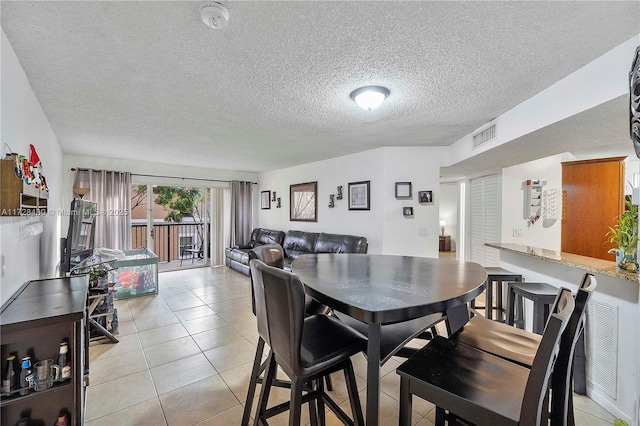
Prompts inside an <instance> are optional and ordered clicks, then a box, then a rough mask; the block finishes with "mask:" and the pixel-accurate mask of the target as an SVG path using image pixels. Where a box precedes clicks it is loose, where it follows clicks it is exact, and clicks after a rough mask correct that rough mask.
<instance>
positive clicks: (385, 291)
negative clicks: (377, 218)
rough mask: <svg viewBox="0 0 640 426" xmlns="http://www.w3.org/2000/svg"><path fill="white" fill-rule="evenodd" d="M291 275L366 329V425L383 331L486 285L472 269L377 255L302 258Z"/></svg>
mask: <svg viewBox="0 0 640 426" xmlns="http://www.w3.org/2000/svg"><path fill="white" fill-rule="evenodd" d="M291 270H292V271H293V272H294V273H295V274H297V275H298V276H299V277H300V279H301V280H302V282H303V283H304V285H305V292H306V293H307V294H309V295H310V296H311V297H313V298H314V299H316V300H318V301H319V302H321V303H324V304H325V305H327V306H329V307H331V308H332V309H334V310H336V311H338V312H341V313H343V314H346V315H348V316H350V317H352V318H355V319H357V320H359V321H361V322H363V323H366V324H367V337H368V343H367V399H366V401H367V406H366V423H367V425H377V424H378V422H379V407H380V395H379V390H380V360H381V357H380V351H381V332H382V328H383V326H384V325H385V324H394V323H400V322H403V321H411V320H414V319H416V318H420V317H425V316H427V315H431V314H434V313H440V312H446V311H447V310H450V309H452V308H455V307H458V306H460V305H462V304H466V303H468V302H470V301H471V300H473V299H475V298H476V297H477V296H478V295H479V294H480V293H482V291H483V290H484V286H485V281H486V279H487V273H486V271H485V269H484V268H483V267H482V266H480V265H479V264H477V263H472V262H462V261H456V260H450V259H432V258H424V257H412V256H393V255H379V254H348V253H340V254H308V255H301V256H299V257H298V258H296V259H295V260H294V261H293V263H292V264H291Z"/></svg>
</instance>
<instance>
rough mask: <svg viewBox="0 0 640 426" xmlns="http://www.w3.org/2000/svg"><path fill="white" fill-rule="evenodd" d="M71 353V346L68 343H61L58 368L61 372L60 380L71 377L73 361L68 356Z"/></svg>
mask: <svg viewBox="0 0 640 426" xmlns="http://www.w3.org/2000/svg"><path fill="white" fill-rule="evenodd" d="M68 352H69V344H68V343H67V342H66V341H64V340H63V341H62V342H60V355H58V366H59V367H60V368H59V371H60V380H66V379H68V378H70V377H71V361H70V360H69V356H68V355H67V354H68Z"/></svg>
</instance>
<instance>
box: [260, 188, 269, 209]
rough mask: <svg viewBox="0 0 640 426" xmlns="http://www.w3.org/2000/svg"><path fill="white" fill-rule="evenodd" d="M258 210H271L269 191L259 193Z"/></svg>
mask: <svg viewBox="0 0 640 426" xmlns="http://www.w3.org/2000/svg"><path fill="white" fill-rule="evenodd" d="M260 208H261V209H262V210H268V209H270V208H271V191H262V192H261V193H260Z"/></svg>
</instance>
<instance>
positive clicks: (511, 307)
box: [507, 286, 516, 325]
mask: <svg viewBox="0 0 640 426" xmlns="http://www.w3.org/2000/svg"><path fill="white" fill-rule="evenodd" d="M515 302H516V294H515V293H514V292H513V290H511V287H510V286H509V287H508V290H507V324H508V325H514V322H515V311H516V303H515Z"/></svg>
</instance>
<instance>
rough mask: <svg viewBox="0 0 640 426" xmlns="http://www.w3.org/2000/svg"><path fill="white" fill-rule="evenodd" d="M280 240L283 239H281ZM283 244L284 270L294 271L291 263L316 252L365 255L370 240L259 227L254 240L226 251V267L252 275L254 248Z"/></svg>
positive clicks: (254, 234)
mask: <svg viewBox="0 0 640 426" xmlns="http://www.w3.org/2000/svg"><path fill="white" fill-rule="evenodd" d="M279 238H281V239H280V240H278V239H279ZM274 243H275V244H280V245H281V246H282V248H283V250H284V254H285V259H284V269H287V270H290V269H291V262H292V261H293V259H295V258H296V257H298V256H300V255H301V254H313V253H366V252H367V249H368V244H367V239H366V238H365V237H359V236H356V235H341V234H328V233H324V232H304V231H288V232H287V233H286V234H285V233H284V232H282V231H274V230H271V229H264V228H256V229H254V230H253V232H252V233H251V240H250V241H249V243H247V244H246V245H243V246H236V247H230V248H227V249H225V257H226V259H225V264H226V265H227V266H228V267H230V268H231V269H234V270H236V271H238V272H242V273H243V274H245V275H249V254H248V251H249V250H251V249H252V248H253V247H256V246H258V245H264V244H274Z"/></svg>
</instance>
